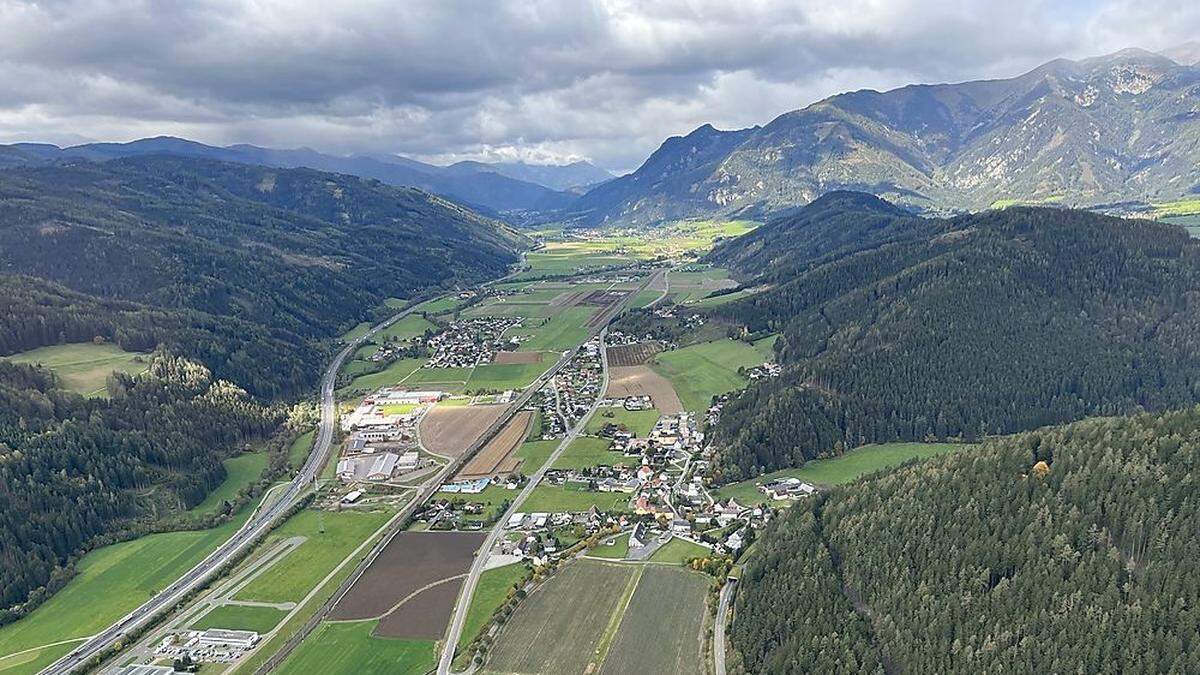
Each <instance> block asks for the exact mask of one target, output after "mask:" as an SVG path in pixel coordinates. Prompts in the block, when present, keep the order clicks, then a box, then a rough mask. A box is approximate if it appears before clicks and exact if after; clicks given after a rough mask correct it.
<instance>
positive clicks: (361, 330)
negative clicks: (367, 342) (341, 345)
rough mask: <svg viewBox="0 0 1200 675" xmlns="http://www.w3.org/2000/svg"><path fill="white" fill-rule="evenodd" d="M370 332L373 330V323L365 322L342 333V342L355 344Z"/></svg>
mask: <svg viewBox="0 0 1200 675" xmlns="http://www.w3.org/2000/svg"><path fill="white" fill-rule="evenodd" d="M369 330H371V322H370V321H363V322H362V323H360V324H358V325H357V326H355V327H354V328H351V329H350V330H348V331H346V332H345V333H342V342H354V341H355V340H357V339H358V338H360V337H362V336H363V335H366V334H367V331H369Z"/></svg>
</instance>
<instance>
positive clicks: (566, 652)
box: [483, 560, 652, 673]
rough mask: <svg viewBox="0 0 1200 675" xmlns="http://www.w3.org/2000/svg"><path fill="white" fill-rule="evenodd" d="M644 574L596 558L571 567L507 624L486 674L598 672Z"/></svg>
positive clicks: (632, 567)
mask: <svg viewBox="0 0 1200 675" xmlns="http://www.w3.org/2000/svg"><path fill="white" fill-rule="evenodd" d="M641 571H642V567H641V566H638V565H615V564H611V563H602V562H596V561H590V560H583V561H579V562H576V563H572V564H570V565H567V566H566V567H565V568H564V569H563V570H562V571H560V572H558V573H557V574H556V575H555V576H553V577H552V578H550V579H548V580H547V581H546V582H545V583H544V584H543V585H542V586H541V587H540V588H539V589H537V590H536V591H534V592H533V593H532V594H530V596H529V597H528V598H526V600H525V601H524V603H522V605H521V607H520V608H519V609H517V611H516V612H515V613H514V614H513V616H512V618H510V619H509V621H508V622H507V623H506V624H505V626H504V629H503V630H502V631H501V632H500V634H499V638H498V639H497V641H496V644H495V645H494V646H493V647H492V651H491V654H490V655H489V658H488V661H487V663H486V664H484V667H483V668H484V672H489V673H490V672H496V673H588V672H595V670H596V669H597V668H598V667H599V665H600V664H601V663H603V661H604V656H605V654H606V653H607V646H608V644H611V639H612V637H613V636H614V635H615V632H616V627H617V626H618V625H619V624H620V621H621V617H622V615H623V614H624V610H625V606H626V605H627V604H628V602H629V598H630V596H631V595H632V594H633V592H634V588H636V586H637V583H638V577H639V576H640V575H641ZM640 672H652V671H640Z"/></svg>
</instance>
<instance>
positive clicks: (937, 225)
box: [711, 193, 1200, 481]
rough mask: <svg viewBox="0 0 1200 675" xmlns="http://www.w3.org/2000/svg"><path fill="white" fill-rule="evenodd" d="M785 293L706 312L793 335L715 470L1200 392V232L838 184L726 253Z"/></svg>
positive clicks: (745, 472) (740, 408)
mask: <svg viewBox="0 0 1200 675" xmlns="http://www.w3.org/2000/svg"><path fill="white" fill-rule="evenodd" d="M711 260H712V261H714V262H717V263H721V264H730V265H733V266H734V267H735V269H739V270H741V271H742V273H743V274H747V275H748V274H756V276H751V277H749V278H748V281H747V282H746V283H747V284H767V285H769V286H770V287H771V288H770V290H767V291H765V292H762V293H758V294H756V295H753V296H751V297H748V298H746V299H744V300H739V301H735V302H731V303H729V304H727V305H724V306H722V307H719V308H717V309H715V310H712V311H711V314H712V315H713V317H714V318H715V319H717V320H721V321H726V322H730V323H733V324H740V325H744V326H746V327H747V330H748V331H749V332H751V333H752V334H761V333H762V332H764V331H778V332H780V334H781V337H780V339H779V340H778V341H777V343H776V351H777V357H778V360H779V362H780V363H781V364H782V365H783V368H784V370H783V374H782V375H781V376H780V377H778V378H773V379H770V380H766V381H763V382H761V383H759V384H756V385H753V386H751V387H750V388H749V389H748V390H747V391H746V392H745V393H744V394H742V395H741V396H738V397H735V398H734V400H733V401H731V402H730V403H729V404H728V406H727V407H726V408H725V411H724V413H723V414H722V416H721V422H720V424H719V425H718V426H717V427H716V428H715V430H714V434H713V435H714V439H715V443H716V445H717V447H718V448H719V452H721V453H722V454H721V462H720V466H719V467H718V468H717V470H716V472H715V473H716V478H717V479H718V480H719V481H731V480H741V479H745V478H747V477H750V476H754V475H758V474H759V473H761V472H763V471H769V470H773V469H777V468H782V467H788V466H799V465H801V464H803V463H804V462H805V461H806V460H808V459H812V458H814V457H824V456H831V455H836V454H839V453H840V452H842V451H844V450H846V449H849V448H852V447H855V446H858V445H861V444H864V443H872V442H886V441H894V440H922V439H944V438H964V439H968V440H974V439H977V438H981V437H984V436H988V435H993V434H1007V433H1013V432H1017V431H1022V430H1026V429H1032V428H1036V427H1039V426H1042V425H1046V424H1057V423H1062V422H1068V421H1072V420H1077V419H1080V418H1083V417H1085V416H1092V415H1114V414H1122V413H1128V412H1132V411H1137V410H1142V409H1145V410H1165V409H1168V408H1171V407H1178V406H1182V405H1187V404H1190V403H1193V402H1195V401H1198V400H1200V295H1198V294H1197V289H1198V288H1200V241H1197V240H1195V239H1191V238H1189V237H1188V236H1187V234H1186V233H1185V232H1184V231H1183V230H1182V228H1178V227H1175V226H1171V225H1165V224H1159V223H1151V222H1148V221H1134V220H1122V219H1118V218H1112V217H1108V216H1102V215H1097V214H1092V213H1087V212H1082V211H1068V210H1061V209H1048V208H1042V209H1035V208H1012V209H1007V210H1001V211H991V212H986V213H982V214H977V215H968V216H961V217H956V218H950V219H924V218H916V217H913V216H908V215H906V214H904V213H903V212H900V211H899V210H898V209H895V207H892V206H891V205H888V204H886V203H885V202H882V201H880V200H878V199H876V198H874V197H869V196H866V195H855V194H853V193H837V194H832V195H828V196H826V197H824V198H822V199H819V200H817V201H816V202H814V203H813V204H812V205H810V206H808V207H804V208H803V209H800V211H799V212H798V214H796V215H794V216H792V217H789V218H785V219H782V220H780V221H778V222H775V223H770V224H767V225H765V226H763V227H762V228H760V229H759V230H758V231H756V232H754V233H753V234H752V235H749V236H747V237H743V238H740V239H737V240H734V241H732V242H730V243H728V244H727V245H725V246H723V247H720V248H718V249H717V250H716V251H715V252H714V253H713V255H712V256H711Z"/></svg>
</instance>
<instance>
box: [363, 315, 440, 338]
mask: <svg viewBox="0 0 1200 675" xmlns="http://www.w3.org/2000/svg"><path fill="white" fill-rule="evenodd" d="M436 328H437V326H434V325H433V324H432V323H430V321H429V320H428V319H426V318H425V317H424V316H422V315H420V314H409V315H407V316H404V317H401V318H400V319H399V320H398V321H396V323H394V324H392V325H390V326H388V327H387V328H385V329H383V330H381V331H379V333H377V334H376V335H375V337H374V338H373V339H374V340H375V341H377V342H387V341H388V340H407V339H409V338H414V337H417V336H419V335H424V334H425V331H427V330H434V329H436Z"/></svg>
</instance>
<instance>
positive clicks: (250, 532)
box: [42, 307, 413, 675]
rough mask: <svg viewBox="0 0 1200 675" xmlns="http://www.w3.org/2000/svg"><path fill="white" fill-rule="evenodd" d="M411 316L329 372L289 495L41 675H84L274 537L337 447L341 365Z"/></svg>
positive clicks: (353, 345) (350, 348) (341, 356)
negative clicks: (82, 671)
mask: <svg viewBox="0 0 1200 675" xmlns="http://www.w3.org/2000/svg"><path fill="white" fill-rule="evenodd" d="M412 312H413V308H411V307H410V308H408V309H406V310H404V311H402V312H399V313H397V314H395V315H394V316H392V317H391V318H389V319H387V320H386V321H383V322H381V323H379V324H377V325H375V326H373V327H372V328H371V329H370V330H369V331H367V332H366V333H364V334H363V335H362V336H361V337H358V338H356V339H355V340H353V341H351V342H350V344H348V345H346V346H345V347H344V348H342V350H341V351H339V352H338V353H337V355H336V356H334V358H333V360H332V361H330V363H329V366H328V367H327V368H326V369H325V374H324V375H323V376H322V377H321V389H320V391H321V421H320V424H319V426H318V427H317V437H316V439H315V441H314V442H313V448H312V452H311V453H309V455H308V459H307V460H306V461H305V462H304V466H303V467H301V469H300V471H299V472H298V473H297V474H296V476H295V478H293V479H292V482H291V483H290V484H289V485H288V489H287V491H286V492H285V493H284V494H283V495H282V496H281V497H279V498H277V499H275V500H274V501H272V502H271V503H270V504H269V505H264V506H263V507H261V508H260V509H259V510H258V511H257V512H256V513H255V514H254V515H252V516H251V517H250V519H249V520H247V521H246V523H245V524H244V525H242V527H241V529H239V530H238V531H237V532H235V533H234V535H233V536H232V537H230V538H229V539H227V540H226V541H225V543H223V544H221V545H220V546H219V547H217V549H216V550H215V551H213V552H212V553H210V554H209V555H208V557H206V558H205V559H204V560H202V561H200V562H199V563H198V564H197V565H196V566H195V567H193V568H192V569H190V570H188V571H187V573H185V574H184V575H183V576H182V577H180V578H179V579H177V580H175V581H174V582H172V583H171V585H170V586H167V587H166V588H164V589H163V590H161V591H159V592H158V593H157V594H156V595H155V596H154V597H153V598H150V599H149V600H147V601H146V602H145V603H144V604H142V605H141V606H140V607H138V608H137V609H135V610H133V611H132V612H130V613H129V614H126V615H125V616H124V617H122V618H121V619H120V620H118V621H117V622H116V623H114V624H113V625H111V626H109V627H108V628H105V629H104V630H103V631H101V632H99V633H97V634H96V635H93V636H92V637H90V638H88V639H87V641H85V642H84V643H83V644H81V645H79V646H78V647H76V648H75V649H73V650H72V651H71V652H70V653H68V654H67V655H66V656H63V657H62V658H61V659H59V660H58V661H55V662H54V663H52V664H50V665H49V666H47V667H46V669H45V670H43V671H42V673H44V674H48V675H60V674H65V673H71V672H76V671H78V670H80V669H82V668H83V667H84V666H86V665H87V664H88V663H89V661H91V659H93V658H94V657H96V656H98V655H100V654H101V653H103V652H104V651H105V650H106V649H108V648H109V647H111V646H112V645H114V644H116V643H118V642H121V641H123V639H124V638H126V637H127V636H129V634H130V633H131V632H133V631H135V630H137V629H139V628H142V627H144V626H145V625H146V624H147V623H149V622H150V621H151V620H152V619H154V618H155V617H157V616H158V615H159V614H161V613H162V612H163V611H166V610H168V609H170V608H172V607H174V606H175V604H176V603H178V602H179V601H180V600H182V599H183V598H184V597H186V596H187V595H188V594H189V593H191V592H192V591H194V590H195V589H197V588H199V587H200V586H202V585H203V584H204V583H205V582H207V581H208V580H209V579H210V578H211V577H212V576H213V575H214V574H216V573H217V572H218V571H219V570H220V569H221V568H222V567H224V566H225V565H226V564H228V563H230V562H232V561H234V560H236V559H237V558H238V557H239V556H240V555H242V554H243V553H245V552H246V551H247V550H249V548H250V547H251V546H252V545H253V544H254V543H255V542H256V541H257V540H258V539H259V538H260V537H262V536H263V535H264V534H266V533H267V532H268V531H270V530H271V528H273V527H274V526H275V525H276V524H277V523H278V521H279V520H280V519H281V518H282V517H283V516H284V515H285V514H286V513H287V511H288V509H290V508H291V507H292V506H293V505H294V504H295V503H296V502H297V501H298V500H299V499H300V497H301V496H302V495H303V494H304V492H305V491H306V490H307V489H308V487H309V486H310V485H312V484H313V483H315V481H316V478H317V475H318V474H319V473H320V471H321V467H323V466H325V462H326V460H327V459H328V456H329V452H330V449H331V448H332V446H333V434H334V425H335V424H337V401H336V399H335V398H334V395H333V391H334V383H335V382H336V381H337V374H338V371H339V370H341V368H342V363H343V362H344V361H345V360H346V358H347V357H348V356H349V355H350V354H353V353H354V351H355V350H357V349H358V348H359V347H360V346H362V344H363V342H364V341H366V340H368V339H370V338H371V337H373V336H374V335H375V334H376V333H378V332H379V331H381V330H383V329H384V328H386V327H388V326H390V325H391V324H393V323H395V322H396V321H398V320H400V319H401V318H403V317H404V316H406V315H408V314H410V313H412Z"/></svg>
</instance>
